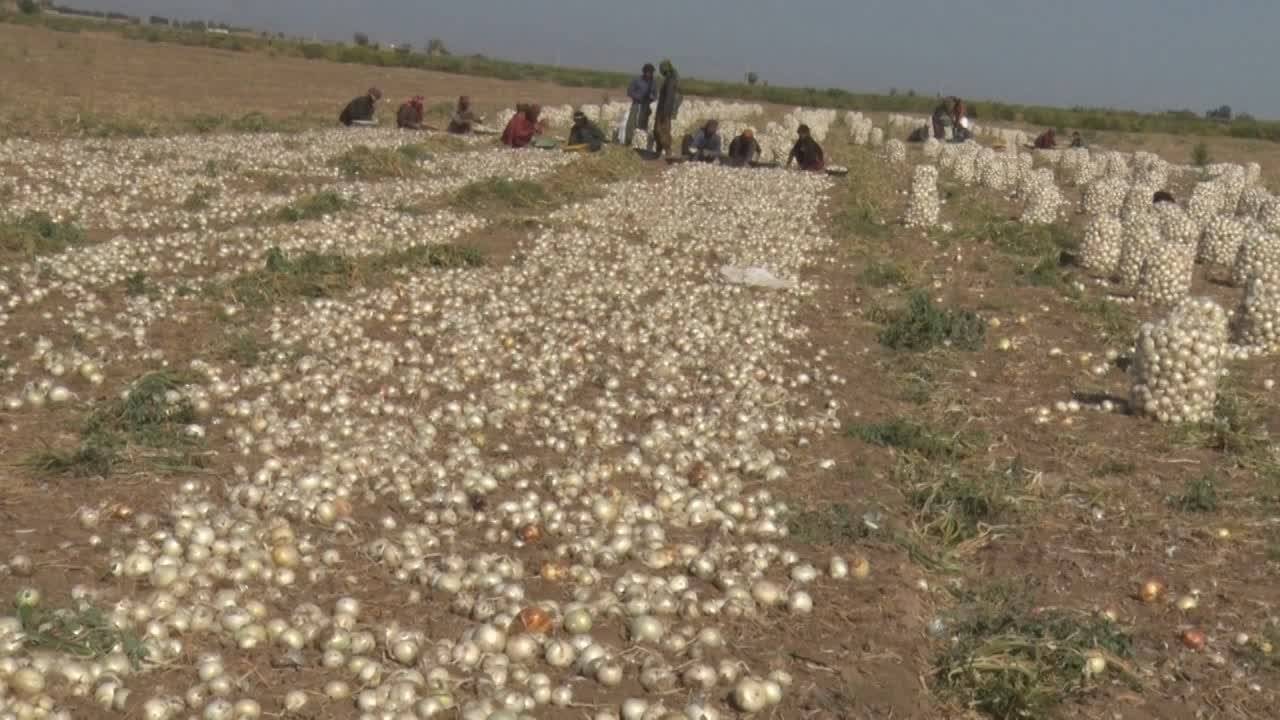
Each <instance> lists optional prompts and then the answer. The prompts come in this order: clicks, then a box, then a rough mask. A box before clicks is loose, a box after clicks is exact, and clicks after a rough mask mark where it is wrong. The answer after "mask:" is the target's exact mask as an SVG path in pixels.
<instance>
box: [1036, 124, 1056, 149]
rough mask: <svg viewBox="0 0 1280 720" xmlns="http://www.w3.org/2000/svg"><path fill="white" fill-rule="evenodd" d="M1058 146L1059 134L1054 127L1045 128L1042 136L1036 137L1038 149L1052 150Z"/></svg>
mask: <svg viewBox="0 0 1280 720" xmlns="http://www.w3.org/2000/svg"><path fill="white" fill-rule="evenodd" d="M1056 147H1058V135H1057V133H1055V132H1054V131H1053V128H1049V129H1048V130H1045V131H1044V132H1042V133H1040V137H1037V138H1036V149H1037V150H1052V149H1054V148H1056Z"/></svg>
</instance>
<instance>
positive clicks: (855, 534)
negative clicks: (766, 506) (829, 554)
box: [787, 503, 867, 545]
mask: <svg viewBox="0 0 1280 720" xmlns="http://www.w3.org/2000/svg"><path fill="white" fill-rule="evenodd" d="M787 530H788V531H789V537H791V538H792V539H794V540H796V541H798V542H801V543H805V544H812V545H851V544H853V543H855V542H857V541H859V540H861V539H863V538H865V537H866V536H867V526H866V525H865V524H864V523H863V522H862V521H861V519H859V518H858V516H857V515H856V514H855V513H854V511H853V509H852V508H850V507H849V506H848V505H845V504H844V503H836V504H834V505H828V506H825V507H820V508H815V509H812V510H804V511H802V512H798V513H796V514H794V515H792V516H790V517H788V518H787Z"/></svg>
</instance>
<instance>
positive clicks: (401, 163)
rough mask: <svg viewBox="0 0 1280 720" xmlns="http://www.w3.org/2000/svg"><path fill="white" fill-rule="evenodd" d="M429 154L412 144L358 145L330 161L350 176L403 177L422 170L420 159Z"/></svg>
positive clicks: (346, 175)
mask: <svg viewBox="0 0 1280 720" xmlns="http://www.w3.org/2000/svg"><path fill="white" fill-rule="evenodd" d="M426 155H427V153H426V151H425V150H421V151H420V150H419V149H417V148H415V147H414V146H412V145H405V146H401V147H400V148H379V149H374V148H371V147H368V146H367V145H357V146H355V147H353V148H351V149H350V150H348V151H346V152H344V153H342V154H341V155H339V156H337V157H336V158H334V159H333V160H332V161H330V164H331V165H333V166H334V167H336V168H338V171H339V172H341V173H342V174H343V176H345V177H349V178H403V177H409V176H411V175H414V174H415V173H417V172H418V171H420V170H421V165H420V164H419V161H420V160H421V159H422V158H423V157H425V156H426Z"/></svg>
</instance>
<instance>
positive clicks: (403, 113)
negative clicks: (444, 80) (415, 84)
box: [396, 95, 426, 130]
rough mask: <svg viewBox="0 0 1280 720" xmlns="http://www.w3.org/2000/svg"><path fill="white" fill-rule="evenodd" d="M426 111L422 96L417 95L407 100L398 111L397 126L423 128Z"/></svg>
mask: <svg viewBox="0 0 1280 720" xmlns="http://www.w3.org/2000/svg"><path fill="white" fill-rule="evenodd" d="M425 113H426V110H425V109H424V108H423V99H422V96H421V95H415V96H414V97H413V98H412V99H411V100H406V101H405V102H404V104H402V105H401V106H400V109H399V110H397V111H396V127H398V128H400V129H401V130H421V129H423V126H422V120H423V116H424V115H425Z"/></svg>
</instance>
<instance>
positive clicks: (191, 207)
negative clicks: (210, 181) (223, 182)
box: [182, 183, 218, 212]
mask: <svg viewBox="0 0 1280 720" xmlns="http://www.w3.org/2000/svg"><path fill="white" fill-rule="evenodd" d="M216 197H218V188H216V187H214V186H212V185H205V184H204V183H197V184H196V186H195V188H194V189H192V191H191V193H190V194H189V195H187V197H186V199H185V200H183V201H182V209H183V210H187V211H188V212H198V211H200V210H208V209H209V204H210V203H211V202H212V201H213V199H214V198H216Z"/></svg>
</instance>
